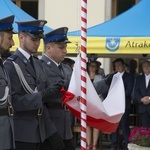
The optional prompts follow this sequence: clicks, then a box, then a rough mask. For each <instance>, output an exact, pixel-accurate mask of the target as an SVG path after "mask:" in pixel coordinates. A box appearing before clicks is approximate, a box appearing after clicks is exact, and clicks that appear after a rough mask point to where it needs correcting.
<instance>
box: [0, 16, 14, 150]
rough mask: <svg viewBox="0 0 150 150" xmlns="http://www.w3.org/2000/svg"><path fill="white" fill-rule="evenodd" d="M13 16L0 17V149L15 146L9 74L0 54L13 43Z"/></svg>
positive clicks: (6, 50) (3, 149)
mask: <svg viewBox="0 0 150 150" xmlns="http://www.w3.org/2000/svg"><path fill="white" fill-rule="evenodd" d="M13 21H14V16H13V15H12V16H8V17H6V18H2V19H0V149H1V150H10V149H13V148H15V140H14V125H13V118H12V117H13V108H12V102H11V92H10V91H11V90H10V89H11V87H10V80H9V76H8V74H7V72H6V69H5V68H4V66H3V63H2V59H1V55H4V54H5V53H6V52H8V51H9V49H10V48H11V47H12V46H13V45H14V41H13V38H12V37H13V27H12V23H13Z"/></svg>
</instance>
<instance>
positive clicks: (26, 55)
mask: <svg viewBox="0 0 150 150" xmlns="http://www.w3.org/2000/svg"><path fill="white" fill-rule="evenodd" d="M18 50H19V51H20V52H21V53H22V54H23V55H24V57H25V58H26V59H27V60H28V59H29V58H30V56H31V55H30V54H28V53H27V52H26V51H25V50H24V49H22V48H21V47H19V48H18Z"/></svg>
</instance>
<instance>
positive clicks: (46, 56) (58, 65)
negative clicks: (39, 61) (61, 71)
mask: <svg viewBox="0 0 150 150" xmlns="http://www.w3.org/2000/svg"><path fill="white" fill-rule="evenodd" d="M43 55H45V56H46V57H47V58H48V59H49V60H51V61H52V62H53V63H54V64H55V65H56V66H57V67H58V66H59V65H60V63H59V64H58V63H57V62H55V61H54V60H53V59H51V58H49V57H48V56H47V55H46V54H45V53H44V54H43Z"/></svg>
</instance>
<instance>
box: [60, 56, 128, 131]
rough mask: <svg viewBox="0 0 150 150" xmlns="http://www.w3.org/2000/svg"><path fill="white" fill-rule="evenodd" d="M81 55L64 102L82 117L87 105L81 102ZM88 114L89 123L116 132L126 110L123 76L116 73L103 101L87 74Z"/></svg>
mask: <svg viewBox="0 0 150 150" xmlns="http://www.w3.org/2000/svg"><path fill="white" fill-rule="evenodd" d="M80 61H81V60H80V56H79V55H78V56H77V60H76V62H75V65H74V70H73V73H72V77H71V80H70V84H69V88H68V91H64V97H63V102H64V103H65V104H66V106H67V107H68V108H69V110H70V111H71V112H72V113H73V114H74V115H75V117H77V118H78V119H81V109H80V108H82V107H85V106H83V105H82V103H81V102H80V95H81V74H80V73H81V67H80V66H81V63H80ZM86 81H87V82H86V90H87V97H86V103H87V105H86V114H87V119H86V123H87V125H89V126H91V127H94V128H97V129H99V130H101V131H104V132H109V133H111V132H115V131H116V128H117V126H118V124H119V121H120V119H121V117H122V115H123V113H124V111H125V92H124V84H123V81H122V76H121V75H119V74H115V75H114V77H113V79H112V83H111V86H110V88H109V91H108V95H107V97H106V98H105V100H104V101H103V102H102V101H101V99H100V98H99V96H98V94H97V92H96V91H95V89H94V86H93V84H92V82H91V80H90V78H89V76H88V74H86Z"/></svg>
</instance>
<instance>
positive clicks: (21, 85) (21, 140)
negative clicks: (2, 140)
mask: <svg viewBox="0 0 150 150" xmlns="http://www.w3.org/2000/svg"><path fill="white" fill-rule="evenodd" d="M46 22H47V21H45V20H34V21H24V22H17V25H18V38H19V43H20V45H19V47H18V48H17V50H16V51H15V53H14V54H13V55H11V56H10V57H8V58H7V60H6V62H5V67H6V68H7V71H8V73H9V75H10V80H11V85H12V86H11V87H12V88H11V90H12V101H13V107H14V129H15V143H16V150H39V147H40V143H41V142H43V141H44V140H45V139H46V138H48V139H49V141H50V142H54V145H53V146H54V147H55V149H56V150H57V149H59V148H61V147H63V142H62V139H61V138H60V137H59V135H58V134H57V130H56V128H55V126H54V124H53V123H52V121H51V120H50V117H49V113H48V110H47V108H46V106H45V104H46V103H47V102H49V101H50V97H52V96H54V95H55V94H57V93H59V91H60V89H61V88H62V86H63V83H62V82H61V81H59V82H55V83H54V84H49V81H48V78H47V77H46V74H45V73H44V70H43V68H42V66H41V62H40V61H39V60H38V59H37V58H36V57H34V56H33V55H34V54H36V52H37V50H38V47H39V45H40V39H41V38H43V36H44V35H43V27H44V25H45V24H46ZM56 143H57V144H56ZM49 149H50V148H49Z"/></svg>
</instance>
